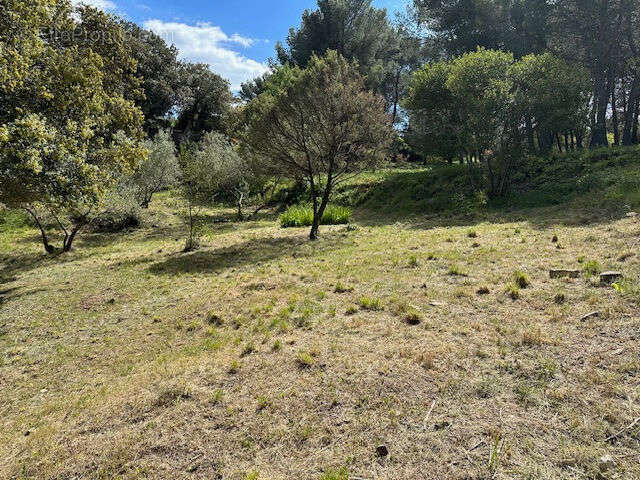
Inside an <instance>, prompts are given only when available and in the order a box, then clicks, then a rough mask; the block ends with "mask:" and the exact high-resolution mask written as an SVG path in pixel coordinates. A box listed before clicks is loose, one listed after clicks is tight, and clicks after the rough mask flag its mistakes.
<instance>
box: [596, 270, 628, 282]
mask: <svg viewBox="0 0 640 480" xmlns="http://www.w3.org/2000/svg"><path fill="white" fill-rule="evenodd" d="M622 277H623V275H622V273H620V272H613V271H612V272H602V273H601V274H600V285H611V284H613V283H615V282H617V281H618V280H621V279H622Z"/></svg>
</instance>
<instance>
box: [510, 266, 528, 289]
mask: <svg viewBox="0 0 640 480" xmlns="http://www.w3.org/2000/svg"><path fill="white" fill-rule="evenodd" d="M513 281H514V282H515V284H516V285H517V286H518V288H527V287H529V285H531V281H530V280H529V277H528V276H527V274H526V273H524V272H521V271H520V270H516V271H515V272H513Z"/></svg>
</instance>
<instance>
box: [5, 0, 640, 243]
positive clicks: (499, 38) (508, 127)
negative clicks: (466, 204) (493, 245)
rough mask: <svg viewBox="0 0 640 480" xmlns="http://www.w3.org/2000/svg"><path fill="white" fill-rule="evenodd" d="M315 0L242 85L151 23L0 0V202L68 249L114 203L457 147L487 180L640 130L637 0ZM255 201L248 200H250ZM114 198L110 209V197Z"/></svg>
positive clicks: (476, 178)
mask: <svg viewBox="0 0 640 480" xmlns="http://www.w3.org/2000/svg"><path fill="white" fill-rule="evenodd" d="M406 7H407V8H406V11H405V12H404V13H402V14H399V15H398V16H397V18H396V19H391V18H389V16H388V13H387V12H386V10H384V9H378V8H375V7H374V6H372V3H371V0H318V3H317V8H316V9H313V10H307V11H305V12H304V13H303V15H302V18H301V22H300V24H299V26H297V27H293V28H291V29H290V31H289V34H288V35H287V37H286V39H285V41H284V42H282V43H278V44H277V45H276V49H275V52H274V54H275V56H274V58H273V59H271V60H270V62H269V65H270V69H269V71H268V72H267V73H265V74H264V75H262V76H261V77H259V78H256V79H254V80H251V81H248V82H246V83H244V84H243V85H242V86H241V89H240V91H239V92H238V93H237V96H236V95H234V93H233V92H231V90H230V85H229V83H228V82H227V81H226V80H225V79H223V78H222V77H221V76H220V75H218V74H216V73H214V72H212V71H211V70H210V69H209V68H208V66H207V65H203V64H193V63H189V62H182V61H179V60H178V53H179V52H178V51H177V50H176V48H175V47H173V46H169V45H167V44H166V43H165V41H164V40H163V39H162V38H160V37H159V36H157V35H155V34H154V33H152V32H150V31H146V30H144V29H142V28H140V27H139V26H138V25H136V24H134V23H131V22H128V21H125V20H123V19H120V18H118V17H117V16H114V15H110V14H106V13H105V12H102V11H100V10H97V9H94V8H91V7H86V6H80V7H76V6H74V5H72V4H71V3H70V2H69V1H68V0H33V1H32V2H29V4H28V5H27V2H24V1H22V0H6V1H4V2H2V4H0V67H1V68H0V203H2V204H4V205H7V206H9V207H12V208H23V209H25V210H26V211H27V212H28V213H29V215H30V216H31V217H32V218H33V221H34V223H35V224H36V225H37V226H38V228H39V229H40V231H41V234H42V240H43V245H44V247H45V250H46V251H47V252H49V253H53V252H54V251H57V250H58V249H56V248H55V247H54V246H52V245H51V244H50V242H49V235H48V230H49V229H50V228H55V229H57V230H58V231H59V232H60V233H61V234H62V236H63V245H62V248H61V249H62V250H63V251H67V250H69V249H70V248H71V246H72V244H73V241H74V239H75V237H76V235H77V234H78V232H79V231H80V230H81V229H83V228H85V227H86V226H87V225H89V224H91V223H92V222H95V221H97V219H99V218H100V217H101V216H102V215H105V212H107V211H108V210H113V209H114V206H113V204H114V203H118V202H120V204H122V202H123V201H124V199H132V201H134V202H135V203H136V204H137V205H138V206H140V207H141V208H146V207H148V206H149V204H150V202H151V200H152V197H153V195H154V194H155V193H156V192H158V191H160V190H162V189H165V188H167V187H170V186H172V187H177V188H178V190H179V191H180V192H181V194H182V197H183V198H184V200H185V205H186V207H185V211H186V214H185V218H187V226H188V241H187V245H186V247H187V249H191V248H194V247H195V246H196V243H197V235H196V229H197V225H196V221H195V219H196V217H197V212H198V209H199V207H200V206H202V205H206V204H211V203H212V202H214V201H216V200H220V201H225V202H233V203H234V204H235V205H236V206H237V209H238V217H239V218H242V217H244V213H243V205H244V204H245V202H246V201H247V199H248V198H252V197H260V198H262V203H264V202H266V201H268V199H266V196H268V193H267V192H268V191H269V189H270V188H271V189H272V187H273V185H274V183H276V182H277V180H278V179H280V178H289V179H291V180H294V181H295V182H296V183H297V184H299V185H301V186H303V187H304V188H305V189H307V190H308V191H309V192H310V198H309V200H310V202H311V204H312V208H313V214H314V221H313V225H312V227H311V231H310V238H312V239H315V238H317V236H318V227H319V222H320V219H321V218H322V214H323V212H324V210H325V209H326V207H327V204H328V203H329V201H330V198H331V195H332V192H333V191H334V190H335V188H336V186H337V185H338V184H339V183H340V182H342V181H345V180H346V179H347V178H349V177H350V176H352V175H355V174H357V173H358V172H359V171H362V170H363V169H367V168H373V167H376V166H377V165H380V164H381V162H382V161H383V160H385V159H389V158H393V157H394V156H398V155H404V156H407V155H409V156H411V157H419V158H422V159H429V158H433V159H437V158H441V159H443V160H445V161H449V162H454V161H458V162H460V163H462V164H464V165H466V166H467V167H468V168H467V170H468V172H469V173H468V177H469V181H470V182H473V183H474V185H476V186H477V188H478V189H484V190H486V191H487V192H488V193H489V194H490V195H495V196H497V195H503V194H504V193H506V192H507V191H508V188H509V182H510V178H511V177H512V175H513V172H514V171H515V169H517V168H518V166H520V165H521V164H522V163H523V162H525V161H526V159H527V157H528V156H529V155H546V154H549V153H551V152H552V151H559V152H569V151H572V150H576V149H580V148H585V147H594V148H595V147H601V146H608V145H609V143H610V141H609V136H611V140H612V143H614V144H620V145H633V144H637V143H638V116H639V113H640V112H639V111H640V62H639V58H638V54H637V41H638V38H637V37H638V32H639V30H638V28H637V27H638V13H639V8H638V2H637V0H553V1H551V0H413V1H411V2H410V3H408V4H407V6H406ZM258 208H260V207H258ZM120 209H122V208H120Z"/></svg>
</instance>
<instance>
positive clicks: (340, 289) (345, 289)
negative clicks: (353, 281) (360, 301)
mask: <svg viewBox="0 0 640 480" xmlns="http://www.w3.org/2000/svg"><path fill="white" fill-rule="evenodd" d="M333 291H334V292H336V293H349V292H353V287H351V286H348V285H343V284H342V282H338V283H336V286H335V288H334V289H333Z"/></svg>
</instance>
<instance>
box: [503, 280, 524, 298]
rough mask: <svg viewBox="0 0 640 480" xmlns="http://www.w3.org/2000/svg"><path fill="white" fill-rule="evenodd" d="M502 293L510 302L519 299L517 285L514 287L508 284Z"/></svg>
mask: <svg viewBox="0 0 640 480" xmlns="http://www.w3.org/2000/svg"><path fill="white" fill-rule="evenodd" d="M504 292H505V293H506V294H507V296H508V297H509V298H511V300H517V299H519V298H520V287H518V285H516V284H515V283H510V284H509V285H507V287H506V288H505V289H504Z"/></svg>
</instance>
